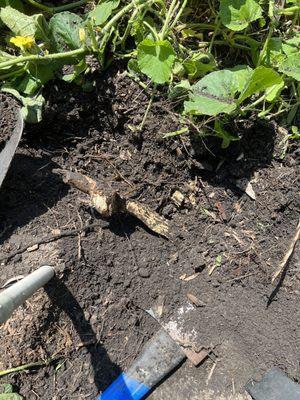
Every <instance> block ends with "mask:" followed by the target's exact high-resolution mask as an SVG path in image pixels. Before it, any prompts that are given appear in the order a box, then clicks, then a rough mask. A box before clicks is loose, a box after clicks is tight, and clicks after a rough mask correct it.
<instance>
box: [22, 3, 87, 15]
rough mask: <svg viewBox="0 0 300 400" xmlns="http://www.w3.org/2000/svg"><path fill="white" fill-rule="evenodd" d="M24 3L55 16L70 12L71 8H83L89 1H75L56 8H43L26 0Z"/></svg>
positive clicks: (42, 5) (41, 5)
mask: <svg viewBox="0 0 300 400" xmlns="http://www.w3.org/2000/svg"><path fill="white" fill-rule="evenodd" d="M26 1H27V3H29V4H31V5H32V6H34V7H36V8H39V9H40V10H43V11H45V12H48V13H50V14H55V13H58V12H61V11H67V10H72V9H73V8H77V7H80V6H83V5H84V4H86V3H87V2H88V1H89V0H78V1H75V2H74V3H69V4H65V5H63V6H58V7H48V6H45V5H44V4H41V3H39V2H37V1H35V0H26Z"/></svg>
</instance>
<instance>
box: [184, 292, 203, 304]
mask: <svg viewBox="0 0 300 400" xmlns="http://www.w3.org/2000/svg"><path fill="white" fill-rule="evenodd" d="M186 297H187V298H188V299H189V301H190V302H191V303H193V304H194V305H195V306H196V307H204V306H205V303H203V301H201V300H199V299H198V297H196V296H194V295H193V294H192V293H188V294H187V295H186Z"/></svg>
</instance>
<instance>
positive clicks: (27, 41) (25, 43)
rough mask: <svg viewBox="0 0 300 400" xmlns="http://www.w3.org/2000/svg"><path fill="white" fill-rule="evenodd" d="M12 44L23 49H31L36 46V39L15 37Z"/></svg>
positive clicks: (11, 40)
mask: <svg viewBox="0 0 300 400" xmlns="http://www.w3.org/2000/svg"><path fill="white" fill-rule="evenodd" d="M10 42H11V43H13V44H14V45H15V46H17V47H20V48H21V49H22V48H24V49H31V48H32V47H33V46H34V45H35V40H34V37H32V36H14V37H12V38H11V39H10Z"/></svg>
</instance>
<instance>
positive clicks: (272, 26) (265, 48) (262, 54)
mask: <svg viewBox="0 0 300 400" xmlns="http://www.w3.org/2000/svg"><path fill="white" fill-rule="evenodd" d="M273 32H274V23H272V22H271V24H270V29H269V32H268V35H267V38H266V41H265V43H264V46H263V48H262V51H261V52H260V54H259V58H258V61H257V65H256V66H257V67H259V66H260V64H261V62H262V59H263V57H264V55H265V53H266V51H267V48H268V46H269V42H270V39H271V37H272V35H273Z"/></svg>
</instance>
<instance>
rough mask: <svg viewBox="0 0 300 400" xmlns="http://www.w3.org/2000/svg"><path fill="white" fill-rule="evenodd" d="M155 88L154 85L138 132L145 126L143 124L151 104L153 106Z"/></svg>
mask: <svg viewBox="0 0 300 400" xmlns="http://www.w3.org/2000/svg"><path fill="white" fill-rule="evenodd" d="M156 88H157V85H154V88H153V91H152V93H151V97H150V101H149V104H148V106H147V109H146V111H145V115H144V118H143V120H142V122H141V125H140V126H139V130H140V131H141V130H143V128H144V125H145V122H146V120H147V117H148V114H149V111H150V109H151V106H152V104H153V100H154V96H155V93H156Z"/></svg>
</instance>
